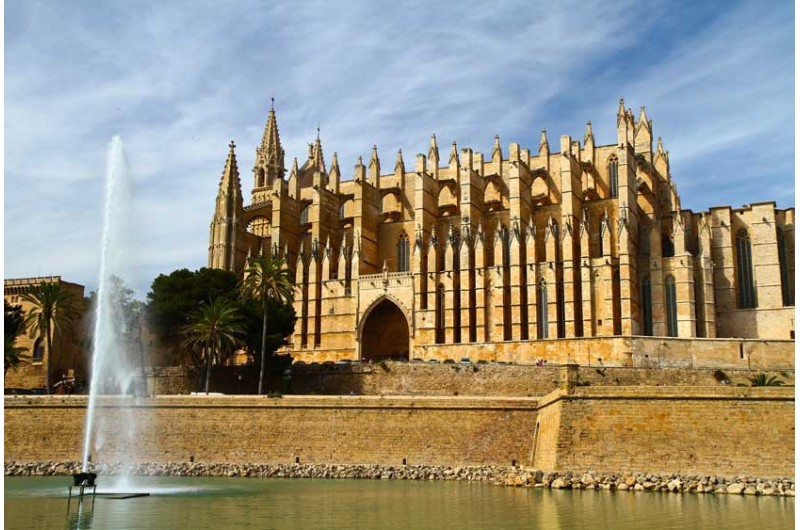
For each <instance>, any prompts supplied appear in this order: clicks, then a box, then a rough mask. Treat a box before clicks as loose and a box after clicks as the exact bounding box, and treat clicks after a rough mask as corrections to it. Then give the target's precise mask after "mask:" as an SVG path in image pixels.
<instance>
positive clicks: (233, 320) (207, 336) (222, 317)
mask: <svg viewBox="0 0 800 530" xmlns="http://www.w3.org/2000/svg"><path fill="white" fill-rule="evenodd" d="M243 334H244V331H243V330H242V328H241V325H240V320H239V313H238V311H237V309H236V306H234V305H233V303H232V302H231V301H230V300H228V299H227V298H224V297H221V296H220V297H217V298H215V299H214V300H213V301H212V302H211V303H210V304H203V305H201V306H200V307H199V308H198V309H197V310H196V311H195V312H194V313H193V314H192V316H191V317H190V322H189V324H187V325H186V326H185V327H184V328H183V336H184V341H183V343H184V345H185V346H187V347H189V348H192V349H194V348H200V349H201V350H203V352H204V353H205V355H206V394H208V385H209V382H210V380H211V360H212V359H213V358H214V357H215V356H216V355H217V354H220V356H221V354H223V353H229V352H231V351H233V350H234V349H235V348H236V347H237V346H238V345H239V344H240V343H241V342H242V341H241V338H240V337H241V335H243Z"/></svg>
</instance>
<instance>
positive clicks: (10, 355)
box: [3, 335, 28, 374]
mask: <svg viewBox="0 0 800 530" xmlns="http://www.w3.org/2000/svg"><path fill="white" fill-rule="evenodd" d="M3 339H4V343H5V369H4V370H3V373H4V374H5V373H6V372H8V369H9V368H14V369H16V367H17V366H19V365H20V364H21V363H23V362H28V356H27V355H25V354H24V353H25V352H26V351H27V349H26V348H23V347H21V346H17V345H15V344H14V342H15V340H16V338H15V337H12V336H11V335H3Z"/></svg>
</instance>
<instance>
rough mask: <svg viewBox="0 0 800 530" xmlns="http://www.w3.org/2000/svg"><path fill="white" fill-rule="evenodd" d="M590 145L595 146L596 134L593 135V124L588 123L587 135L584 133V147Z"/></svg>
mask: <svg viewBox="0 0 800 530" xmlns="http://www.w3.org/2000/svg"><path fill="white" fill-rule="evenodd" d="M590 143H591V144H592V145H594V133H592V122H590V121H587V122H586V133H584V135H583V144H584V145H589V144H590Z"/></svg>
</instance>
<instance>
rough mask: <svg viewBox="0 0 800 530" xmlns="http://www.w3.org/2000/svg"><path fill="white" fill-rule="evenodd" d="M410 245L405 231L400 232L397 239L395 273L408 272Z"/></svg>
mask: <svg viewBox="0 0 800 530" xmlns="http://www.w3.org/2000/svg"><path fill="white" fill-rule="evenodd" d="M410 250H411V243H410V242H409V240H408V234H406V232H405V231H403V232H400V237H398V238H397V271H398V272H407V271H408V270H409V268H410V267H409V262H410Z"/></svg>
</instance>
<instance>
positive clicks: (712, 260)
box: [208, 101, 794, 361]
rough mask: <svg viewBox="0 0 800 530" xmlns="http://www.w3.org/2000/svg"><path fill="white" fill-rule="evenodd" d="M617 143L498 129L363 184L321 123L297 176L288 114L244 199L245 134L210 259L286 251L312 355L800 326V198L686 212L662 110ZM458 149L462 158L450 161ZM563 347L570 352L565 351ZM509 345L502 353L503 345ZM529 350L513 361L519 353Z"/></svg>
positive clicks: (370, 170)
mask: <svg viewBox="0 0 800 530" xmlns="http://www.w3.org/2000/svg"><path fill="white" fill-rule="evenodd" d="M616 129H617V138H616V142H615V143H613V144H610V145H598V144H597V143H596V142H595V138H594V135H593V133H592V127H591V123H587V125H586V133H585V135H584V138H583V143H582V144H581V142H579V141H578V140H576V139H573V138H570V137H569V136H566V135H565V136H561V138H560V141H559V145H558V149H551V146H550V142H549V140H548V138H547V134H546V132H545V131H542V133H541V138H540V140H539V144H538V146H537V147H536V149H535V150H531V149H527V148H523V147H521V146H520V145H518V144H516V143H512V144H510V145H509V147H508V150H507V151H506V152H505V153H504V149H503V147H502V146H501V144H500V139H499V138H498V137H495V140H494V146H493V149H492V153H491V155H490V156H489V157H484V155H483V154H481V153H479V152H473V150H472V149H470V148H462V149H458V148H457V146H456V144H455V143H453V144H452V145H451V146H450V147H449V149H445V150H444V152H443V153H442V154H440V150H439V145H438V140H437V138H436V136H433V137H432V138H431V141H430V147H429V149H428V153H427V156H426V155H425V154H418V155H416V157H415V159H414V162H413V167H410V168H407V167H406V164H405V160H404V157H403V154H402V152H400V151H399V152H398V153H397V156H396V159H395V163H394V169H393V171H391V172H385V171H382V168H381V160H380V158H379V156H378V150H377V148H376V147H373V149H372V155H371V157H370V160H369V162H368V164H367V165H365V164H364V163H363V161H362V159H361V158H360V157H359V159H358V162H357V163H356V165H355V170H354V174H353V177H352V179H350V180H345V179H344V178H343V174H342V171H341V169H340V167H339V161H338V159H337V155H336V154H335V153H334V154H333V157H332V159H331V161H330V164H326V161H325V158H324V156H323V150H322V144H321V141H320V138H319V135H317V139H316V141H315V142H314V143H313V144H310V145H309V153H308V158H307V160H306V161H305V162H304V163H303V164H302V165H300V164H299V163H298V161H297V159H294V161H293V163H292V165H291V168H290V170H289V173H288V177H287V176H286V170H285V167H286V166H285V161H284V156H285V154H284V151H283V148H282V147H281V141H280V137H279V134H278V126H277V121H276V116H275V111H274V109H271V110H270V112H269V117H268V120H267V124H266V128H265V130H264V135H263V138H262V141H261V144H260V145H259V146H258V147H257V148H256V162H255V167H254V168H253V178H254V181H253V190H252V195H251V199H250V204H249V205H247V206H245V205H244V198H243V196H242V189H241V181H240V176H239V170H238V167H237V163H236V154H235V151H234V148H235V146H234V144H233V142H231V145H230V151H229V153H228V159H227V161H226V163H225V168H224V170H223V174H222V178H221V181H220V185H219V193H218V195H217V200H216V209H215V212H214V217H213V220H212V222H211V231H210V242H209V249H208V250H209V259H208V264H209V266H210V267H216V268H220V269H226V270H230V271H234V272H236V273H238V274H242V273H243V271H244V269H245V264H246V261H247V258H248V256H251V255H255V254H258V253H261V252H264V253H266V252H270V253H273V254H275V255H277V256H279V257H281V258H284V259H285V260H286V263H287V265H288V267H289V269H290V270H291V271H292V273H293V274H294V277H295V281H296V298H295V302H294V303H295V309H296V312H297V316H298V322H297V325H296V327H295V332H294V335H293V336H292V337H291V338H290V343H291V346H290V347H289V349H290V351H291V353H292V354H293V356H294V357H295V359H296V360H298V359H299V360H306V361H327V360H345V359H349V360H357V359H364V360H366V359H372V360H376V359H385V358H402V359H415V358H419V359H423V360H428V359H434V358H437V359H438V360H440V361H441V360H444V359H446V358H450V359H455V360H458V359H460V358H462V357H471V358H472V359H473V360H474V359H476V358H483V359H486V360H498V359H499V358H501V357H502V355H506V358H508V359H511V358H512V356H513V357H514V358H515V359H516V360H520V359H525V358H526V355H528V354H526V353H525V352H526V351H535V352H539V353H540V354H541V355H544V356H546V355H545V354H542V353H541V352H547V351H549V350H548V348H550V349H552V348H559V347H562V348H567V349H572V350H575V348H580V347H581V344H580V343H581V342H586V343H589V342H591V340H590V339H592V340H593V339H595V338H613V337H635V336H654V337H663V338H665V339H664V340H672V338H675V339H676V340H677V339H696V338H717V337H731V338H733V337H738V338H758V339H790V338H791V339H793V338H794V208H789V209H785V210H780V209H778V208H776V205H775V203H774V202H763V203H754V204H750V205H745V206H743V207H741V208H733V207H729V206H722V207H714V208H711V209H710V210H708V211H705V212H699V213H695V212H692V211H690V210H685V209H682V208H681V202H680V196H679V195H678V191H677V188H676V185H675V182H674V181H673V179H672V175H671V174H670V166H669V154H668V152H667V151H666V150H665V149H664V146H663V145H662V142H661V139H660V138H659V139H658V140H657V141H656V142H655V144H656V145H655V148H654V147H653V144H654V137H653V130H652V121H651V120H649V119H648V118H647V115H646V112H645V109H644V107H642V109H641V111H640V114H639V117H638V119H635V118H634V114H633V112H632V111H631V109H626V108H625V106H624V102H623V101H620V104H619V109H618V112H617V127H616ZM442 155H444V156H442ZM559 344H560V345H561V346H559ZM498 352H500V354H502V355H500V354H499V353H498ZM512 354H513V355H512Z"/></svg>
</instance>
